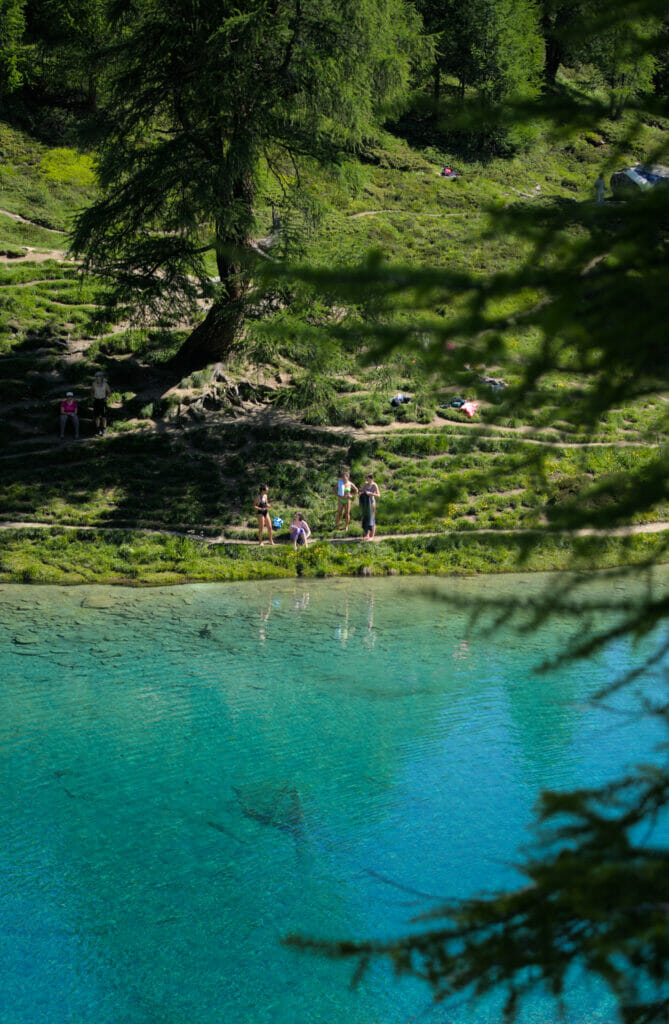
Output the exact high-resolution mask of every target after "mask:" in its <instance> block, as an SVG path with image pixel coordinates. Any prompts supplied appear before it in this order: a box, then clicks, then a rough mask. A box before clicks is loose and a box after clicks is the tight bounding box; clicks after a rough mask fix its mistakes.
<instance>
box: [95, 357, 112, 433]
mask: <svg viewBox="0 0 669 1024" xmlns="http://www.w3.org/2000/svg"><path fill="white" fill-rule="evenodd" d="M91 397H92V399H93V416H94V418H95V433H96V434H101V435H102V436H103V437H104V435H105V434H106V432H107V399H108V398H111V388H110V387H109V383H108V381H107V380H106V379H105V376H104V374H103V372H102V370H97V371H96V374H95V377H94V378H93V383H92V384H91Z"/></svg>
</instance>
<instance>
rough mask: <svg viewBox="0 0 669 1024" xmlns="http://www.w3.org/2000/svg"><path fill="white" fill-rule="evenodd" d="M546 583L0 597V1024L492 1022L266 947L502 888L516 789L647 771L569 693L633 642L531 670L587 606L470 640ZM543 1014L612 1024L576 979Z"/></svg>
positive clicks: (526, 814) (619, 667)
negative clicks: (504, 608)
mask: <svg viewBox="0 0 669 1024" xmlns="http://www.w3.org/2000/svg"><path fill="white" fill-rule="evenodd" d="M659 577H661V581H664V583H666V582H667V580H668V579H669V577H668V576H667V573H666V572H664V573H662V572H660V573H659ZM556 579H557V577H541V576H532V577H495V578H488V579H484V580H482V579H478V580H471V581H468V580H437V581H428V580H424V579H423V580H413V581H405V580H401V579H398V578H396V579H383V580H373V579H372V580H323V581H308V582H307V581H288V582H286V581H281V582H267V583H262V584H234V585H233V584H224V585H212V584H208V585H195V586H187V587H174V588H162V589H158V590H137V589H129V588H111V587H108V588H104V587H75V588H60V589H59V588H55V587H18V586H17V587H12V586H4V587H0V610H1V613H2V614H1V615H0V669H1V671H0V764H1V771H2V787H1V790H0V833H1V834H2V837H3V842H2V844H1V845H0V879H1V881H0V1024H38V1022H39V1024H65V1022H68V1024H150V1022H155V1024H224V1022H225V1024H265V1022H267V1024H270V1022H271V1024H316V1022H318V1024H407V1022H410V1021H411V1022H414V1021H415V1022H418V1021H420V1022H427V1024H432V1022H439V1024H446V1022H448V1024H491V1022H493V1021H498V1020H499V1016H500V1015H499V1007H498V1005H497V1004H496V1002H495V1001H494V1000H488V1001H486V1002H484V1003H481V1004H478V1005H473V1006H472V1005H469V1004H468V1003H455V1004H454V1005H453V1006H451V1007H448V1008H444V1007H440V1008H438V1009H435V1008H433V1006H432V1004H431V1000H430V994H429V991H428V990H427V989H425V988H423V987H422V986H421V985H420V984H419V983H418V982H412V981H402V982H396V981H395V980H394V978H393V977H392V974H391V972H390V971H389V970H388V969H387V968H386V967H385V966H384V965H382V964H381V965H375V966H373V967H372V968H371V969H370V971H369V973H368V974H367V975H366V976H365V977H364V979H363V981H362V983H361V985H360V986H359V988H357V989H356V990H352V989H351V988H350V985H349V982H350V979H351V974H352V966H351V965H350V964H340V963H333V962H330V961H327V960H323V959H320V958H317V957H313V956H309V955H304V954H299V953H296V952H294V951H292V950H290V949H288V948H286V947H284V946H282V945H281V942H280V940H281V938H282V937H283V936H285V935H287V934H289V933H293V932H298V933H302V934H305V935H309V936H314V937H321V938H323V937H325V938H344V937H371V936H377V937H387V936H391V935H396V934H401V933H402V932H404V931H405V930H406V929H407V927H409V925H408V922H409V921H410V919H411V918H413V917H415V916H416V915H417V914H420V913H421V912H424V911H427V910H429V909H431V908H432V907H434V906H435V905H436V904H437V903H438V902H439V901H443V900H446V899H448V898H451V897H455V896H468V895H472V894H474V893H479V892H482V891H492V890H494V889H497V888H500V887H503V886H508V885H513V884H516V883H517V882H518V879H519V876H518V875H517V874H516V873H515V871H514V868H513V867H512V864H513V862H514V860H517V856H518V850H519V848H520V847H521V846H522V845H523V844H524V843H527V842H528V841H529V840H530V834H529V833H528V831H527V826H528V824H529V823H530V821H531V816H532V808H533V805H534V803H535V800H536V797H537V795H538V793H539V791H540V790H541V789H542V788H546V787H550V788H563V787H573V786H576V785H582V784H587V785H595V784H597V783H600V782H603V781H605V780H607V779H610V778H613V777H614V776H615V775H616V774H617V773H619V771H620V770H621V769H622V768H623V767H624V766H625V765H629V764H631V763H634V762H635V761H639V760H647V759H648V756H649V749H650V748H651V747H652V746H653V744H654V743H655V742H657V741H659V740H660V739H662V738H664V737H663V736H662V734H661V733H660V731H659V727H658V725H657V724H656V723H654V722H652V721H647V720H644V719H642V720H639V718H638V717H637V716H632V715H630V714H627V713H622V714H621V713H620V712H626V711H628V710H629V709H631V708H633V707H634V706H635V701H636V700H637V697H636V696H635V694H634V693H633V692H629V693H627V692H623V693H620V694H618V695H617V696H616V697H615V698H613V699H612V700H611V701H609V705H614V707H613V710H606V709H603V708H599V707H595V706H593V705H592V704H591V703H590V701H589V698H590V697H591V696H592V695H593V694H594V693H595V691H596V690H597V689H598V688H599V687H600V686H602V685H603V684H604V683H605V682H606V681H608V680H610V679H611V678H612V677H613V676H614V675H615V674H616V673H621V672H622V671H624V670H625V668H628V667H630V666H631V665H633V664H636V663H637V662H638V661H639V660H640V658H641V657H642V656H643V654H644V652H647V651H648V650H650V649H651V646H652V642H653V638H652V637H649V638H646V639H645V640H644V641H643V643H641V644H640V645H639V646H637V647H635V646H634V645H633V644H632V643H631V641H630V640H628V639H625V640H618V641H616V642H615V643H613V644H611V645H609V646H608V647H607V649H606V650H604V651H602V652H601V653H599V654H598V655H596V656H595V657H594V658H592V659H591V660H590V661H588V662H587V664H583V663H572V664H568V665H566V666H563V667H561V668H560V670H559V671H554V672H550V673H548V674H540V673H539V672H538V670H537V667H538V665H539V664H540V662H541V661H542V660H543V659H544V658H545V657H546V656H548V655H551V654H555V653H556V652H557V651H559V650H560V649H561V645H563V644H564V642H565V640H566V638H567V637H568V636H570V635H572V634H573V633H574V632H576V633H578V632H579V630H581V629H583V628H584V624H585V622H586V619H587V616H585V615H584V616H581V617H579V618H577V619H576V620H574V621H572V620H567V619H557V620H554V621H552V622H551V624H550V625H547V626H542V627H539V628H535V629H532V630H530V631H528V632H526V633H522V634H519V633H517V632H514V631H512V630H511V629H509V628H507V627H503V628H500V629H499V630H497V631H494V630H493V629H492V628H491V625H490V621H489V620H485V619H484V620H482V621H481V622H479V628H478V629H476V630H473V631H472V629H471V628H470V617H469V612H468V610H467V607H466V601H467V599H470V598H471V599H474V598H477V597H478V596H483V597H487V598H490V597H495V596H500V597H501V596H504V595H505V594H510V593H513V594H516V595H518V594H529V593H533V592H535V591H538V590H539V589H540V588H541V587H543V586H545V585H548V586H551V587H553V586H555V580H556ZM597 586H600V585H599V584H598V585H597ZM597 586H594V587H593V594H597V593H602V594H607V595H608V596H611V594H613V590H611V593H609V590H610V588H608V585H607V584H606V583H603V584H601V586H600V589H599V590H598V589H597ZM615 593H616V594H618V596H620V597H621V599H622V598H624V596H625V591H624V590H622V589H618V590H616V592H615ZM440 594H441V595H445V596H447V597H448V598H450V599H455V600H456V603H455V604H452V603H450V602H449V603H444V601H442V600H439V595H440ZM597 621H598V622H599V624H602V623H603V622H605V621H606V617H602V616H599V618H597ZM665 682H666V680H665V677H664V675H663V669H662V666H656V667H655V668H654V669H653V671H652V673H650V675H649V676H648V677H647V678H646V679H645V680H644V683H643V687H644V691H645V692H646V693H651V694H652V693H654V692H659V691H660V688H663V687H664V686H665ZM569 1014H570V1015H569V1018H568V1019H569V1020H570V1021H571V1022H573V1024H581V1022H582V1024H585V1022H588V1024H591V1022H593V1021H601V1022H607V1024H610V1022H611V1021H612V1020H613V1019H614V1018H613V1011H612V1005H611V1003H610V1001H609V999H608V997H607V995H606V993H604V992H602V991H601V990H600V989H599V988H598V987H597V986H596V985H593V984H590V983H588V982H587V981H585V980H580V981H579V982H578V984H576V985H575V987H574V991H573V993H572V997H571V1000H570V1011H569ZM523 1019H524V1020H527V1021H533V1022H539V1021H541V1022H544V1024H545V1022H550V1021H552V1020H557V1017H556V1016H554V1009H553V1007H552V1006H551V1004H550V1003H549V1002H548V1001H547V1000H545V999H543V998H541V997H537V999H536V1000H535V1001H533V1002H532V1003H530V1004H528V1005H527V1007H526V1008H525V1013H524V1018H523Z"/></svg>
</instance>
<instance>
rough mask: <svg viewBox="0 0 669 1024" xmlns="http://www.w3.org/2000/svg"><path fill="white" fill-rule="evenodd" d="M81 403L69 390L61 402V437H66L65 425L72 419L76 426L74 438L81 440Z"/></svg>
mask: <svg viewBox="0 0 669 1024" xmlns="http://www.w3.org/2000/svg"><path fill="white" fill-rule="evenodd" d="M78 410H79V405H78V403H77V401H76V399H75V397H74V395H73V394H72V392H71V391H68V392H67V394H66V395H65V398H64V399H63V401H62V402H61V403H60V439H61V441H63V440H64V439H65V427H66V425H67V421H68V420H72V426H73V427H74V440H75V441H78V440H79V413H78Z"/></svg>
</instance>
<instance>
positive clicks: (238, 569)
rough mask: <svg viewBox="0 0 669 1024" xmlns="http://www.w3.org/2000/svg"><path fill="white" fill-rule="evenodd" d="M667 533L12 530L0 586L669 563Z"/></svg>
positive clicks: (0, 554)
mask: <svg viewBox="0 0 669 1024" xmlns="http://www.w3.org/2000/svg"><path fill="white" fill-rule="evenodd" d="M668 541H669V537H668V536H667V534H666V533H660V534H637V535H634V536H629V537H618V536H613V537H601V536H598V537H579V538H575V537H570V536H567V535H564V534H550V533H538V532H537V533H527V534H523V535H520V534H502V533H500V534H486V535H483V536H482V535H478V536H473V535H471V534H452V535H447V536H445V535H441V536H437V537H425V538H415V537H411V538H402V539H393V540H386V541H382V542H379V543H377V544H331V543H315V544H313V545H312V546H311V547H309V548H308V549H307V550H306V551H304V550H301V551H298V552H295V551H294V550H293V548H292V547H291V546H290V545H287V544H279V545H277V546H276V547H274V548H268V547H264V548H259V547H256V546H250V545H243V544H220V545H212V544H208V543H206V542H204V541H199V540H197V539H194V538H189V537H174V536H164V535H158V534H146V533H141V532H121V531H113V532H111V531H109V532H105V531H84V530H81V531H78V530H70V531H65V530H58V529H54V530H43V529H41V530H28V529H22V530H13V531H12V530H9V531H6V532H5V533H3V534H2V535H0V582H2V583H52V584H53V583H57V584H63V585H68V584H77V583H106V584H110V583H119V584H120V583H123V584H134V585H137V586H158V585H162V584H172V583H189V582H195V581H197V582H222V581H227V580H258V579H278V578H287V577H294V576H303V577H324V576H355V575H374V576H383V575H395V574H397V575H421V574H424V575H451V574H452V575H466V574H478V573H502V572H519V571H549V570H562V569H565V570H566V569H571V570H583V571H585V570H591V569H603V568H608V567H611V566H615V565H633V564H639V565H641V564H643V563H645V562H647V561H649V560H653V561H656V562H662V561H669V555H668V554H667V548H668Z"/></svg>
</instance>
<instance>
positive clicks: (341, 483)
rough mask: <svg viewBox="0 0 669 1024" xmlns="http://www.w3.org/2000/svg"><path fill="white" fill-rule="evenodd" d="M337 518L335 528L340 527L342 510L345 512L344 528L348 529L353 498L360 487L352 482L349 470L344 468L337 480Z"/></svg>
mask: <svg viewBox="0 0 669 1024" xmlns="http://www.w3.org/2000/svg"><path fill="white" fill-rule="evenodd" d="M335 493H336V495H337V519H336V521H335V530H338V529H339V523H340V522H341V515H342V512H343V513H344V524H345V525H344V529H345V530H346V531H348V524H349V523H350V521H351V500H352V498H353V495H354V494H358V488H357V487H356V486H355V484H354V483H353V482H352V480H351V477H350V476H349V474H348V471H347V470H344V471H343V473H342V474H341V476H340V477H339V480H337V490H336V492H335Z"/></svg>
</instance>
